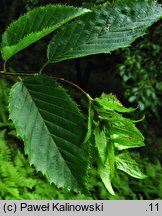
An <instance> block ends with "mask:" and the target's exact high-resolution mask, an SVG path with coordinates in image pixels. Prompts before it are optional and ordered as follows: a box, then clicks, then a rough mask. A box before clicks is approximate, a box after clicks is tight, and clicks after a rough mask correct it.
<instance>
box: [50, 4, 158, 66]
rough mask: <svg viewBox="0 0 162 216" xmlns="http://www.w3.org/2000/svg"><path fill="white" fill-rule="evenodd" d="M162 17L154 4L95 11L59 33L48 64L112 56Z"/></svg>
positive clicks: (110, 5) (113, 6) (111, 7)
mask: <svg viewBox="0 0 162 216" xmlns="http://www.w3.org/2000/svg"><path fill="white" fill-rule="evenodd" d="M161 17H162V9H161V6H160V5H158V4H157V2H156V1H154V0H147V1H145V0H134V1H130V0H123V1H116V2H115V3H114V4H110V3H105V4H103V5H100V6H95V7H94V8H92V13H89V14H86V15H85V16H83V17H80V18H78V19H77V20H76V21H74V22H72V23H71V24H68V25H66V26H64V27H63V28H62V30H61V31H60V32H59V33H57V34H56V35H55V36H54V37H53V39H52V41H51V42H50V44H49V47H48V54H47V55H48V60H49V62H53V63H54V62H59V61H63V60H66V59H72V58H79V57H83V56H88V55H93V54H98V53H110V52H111V51H113V50H116V49H118V48H122V47H127V46H129V45H130V44H131V43H132V42H133V41H134V40H135V39H136V38H138V37H140V36H142V35H144V34H145V31H146V29H147V28H148V27H149V26H150V25H151V24H153V23H154V22H156V21H157V20H158V19H160V18H161Z"/></svg>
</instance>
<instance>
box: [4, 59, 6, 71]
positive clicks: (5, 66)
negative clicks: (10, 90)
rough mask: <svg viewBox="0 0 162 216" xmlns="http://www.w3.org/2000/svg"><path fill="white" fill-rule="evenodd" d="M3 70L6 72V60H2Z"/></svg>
mask: <svg viewBox="0 0 162 216" xmlns="http://www.w3.org/2000/svg"><path fill="white" fill-rule="evenodd" d="M3 70H4V72H6V61H4V63H3Z"/></svg>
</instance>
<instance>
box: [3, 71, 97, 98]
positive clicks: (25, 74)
mask: <svg viewBox="0 0 162 216" xmlns="http://www.w3.org/2000/svg"><path fill="white" fill-rule="evenodd" d="M0 74H2V75H7V76H33V75H35V76H36V75H39V74H38V73H23V72H22V73H20V72H19V73H11V72H5V71H0ZM52 77H53V78H54V79H56V80H60V81H62V82H65V83H68V84H70V85H72V86H74V87H75V88H77V89H78V90H79V91H81V92H82V93H83V94H85V95H86V97H87V98H88V100H90V101H92V100H93V99H92V98H91V96H90V95H89V94H88V93H87V92H86V91H84V90H83V89H82V88H81V87H79V86H78V85H77V84H75V83H73V82H71V81H69V80H66V79H64V78H62V77H55V76H52Z"/></svg>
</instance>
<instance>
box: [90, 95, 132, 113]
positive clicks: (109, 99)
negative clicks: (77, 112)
mask: <svg viewBox="0 0 162 216" xmlns="http://www.w3.org/2000/svg"><path fill="white" fill-rule="evenodd" d="M94 101H95V103H96V104H98V105H100V106H101V107H103V109H105V110H115V111H117V112H121V113H126V112H133V111H134V110H135V109H134V108H126V107H124V106H123V105H122V103H121V102H120V101H119V100H118V99H117V97H116V96H115V95H113V94H105V93H103V94H102V95H101V97H100V98H95V100H94Z"/></svg>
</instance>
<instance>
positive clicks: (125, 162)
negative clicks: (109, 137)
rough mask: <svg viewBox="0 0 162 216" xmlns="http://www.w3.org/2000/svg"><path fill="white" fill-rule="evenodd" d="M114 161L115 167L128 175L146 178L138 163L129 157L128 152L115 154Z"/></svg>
mask: <svg viewBox="0 0 162 216" xmlns="http://www.w3.org/2000/svg"><path fill="white" fill-rule="evenodd" d="M115 162H116V166H117V169H119V170H122V171H124V172H126V173H127V174H129V175H130V176H133V177H134V178H138V179H144V178H146V175H144V174H143V173H142V172H141V170H140V168H139V165H138V164H137V163H136V161H135V160H133V159H132V158H131V157H130V155H129V154H128V153H121V154H119V155H117V156H116V157H115Z"/></svg>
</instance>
